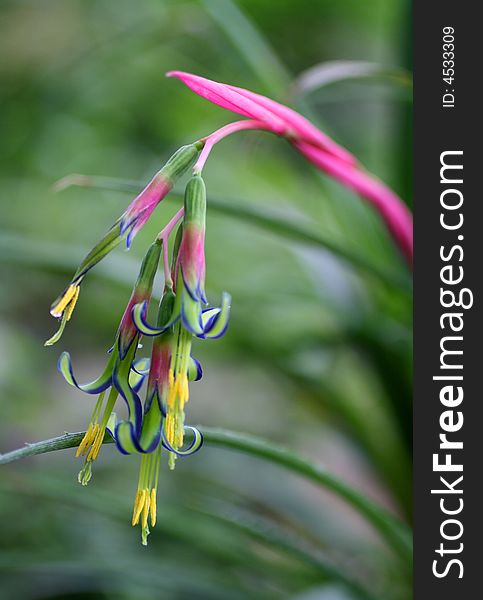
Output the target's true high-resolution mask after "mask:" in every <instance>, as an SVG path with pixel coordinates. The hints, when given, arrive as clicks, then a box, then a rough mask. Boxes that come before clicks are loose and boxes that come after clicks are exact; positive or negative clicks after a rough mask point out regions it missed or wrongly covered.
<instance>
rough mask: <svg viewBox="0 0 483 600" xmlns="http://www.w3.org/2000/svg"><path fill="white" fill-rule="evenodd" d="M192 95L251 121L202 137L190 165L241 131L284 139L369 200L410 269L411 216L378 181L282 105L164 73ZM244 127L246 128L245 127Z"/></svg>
mask: <svg viewBox="0 0 483 600" xmlns="http://www.w3.org/2000/svg"><path fill="white" fill-rule="evenodd" d="M167 75H168V76H169V77H177V78H178V79H180V80H181V81H182V82H183V83H185V84H186V85H187V86H188V87H189V88H190V89H191V90H192V91H194V92H195V93H196V94H198V95H200V96H202V97H203V98H206V99H207V100H209V101H210V102H213V103H214V104H217V105H218V106H221V107H222V108H226V109H228V110H231V111H232V112H235V113H238V114H240V115H243V116H245V117H248V118H249V119H251V120H250V121H247V122H243V121H241V122H238V123H232V124H230V125H226V126H225V127H223V128H222V129H221V130H219V132H215V133H214V134H213V135H212V137H211V139H210V136H208V137H207V138H206V144H207V147H206V149H205V150H204V153H202V156H201V157H200V160H199V163H198V164H197V165H196V168H197V169H198V170H201V169H202V167H203V164H204V161H205V160H206V158H207V156H208V154H209V152H210V151H211V148H212V146H213V145H214V144H216V143H217V142H218V141H219V139H221V138H222V137H224V136H225V135H228V134H229V133H232V132H235V131H239V130H241V129H254V128H256V122H257V121H258V122H260V127H259V128H260V129H265V130H269V131H272V132H273V133H276V134H277V135H280V136H283V137H285V138H287V139H288V140H289V141H290V142H291V143H292V145H293V146H294V147H295V148H296V149H297V150H298V151H299V152H300V153H301V154H303V156H305V158H307V159H308V160H309V161H310V162H311V163H312V164H314V165H315V166H316V167H317V168H319V169H320V170H321V171H324V172H325V173H327V174H328V175H330V176H331V177H333V178H334V179H336V180H337V181H339V182H340V183H342V184H343V185H344V186H346V187H348V188H350V189H351V190H353V191H355V192H356V193H358V194H359V195H360V196H362V197H363V198H365V199H366V200H367V201H369V202H370V203H371V204H372V205H373V206H374V207H375V208H376V210H377V211H378V212H379V214H380V215H381V217H382V219H383V220H384V222H385V224H386V226H387V228H388V230H389V232H390V234H391V235H392V237H393V239H394V241H395V242H396V244H397V245H398V246H399V248H400V249H401V252H402V253H403V254H404V256H405V258H406V260H407V261H408V263H409V264H410V265H411V264H412V260H413V224H412V215H411V213H410V211H409V209H408V208H407V207H406V205H405V204H404V202H403V201H402V200H401V199H400V198H399V197H398V196H397V195H396V194H395V193H394V192H393V191H391V190H390V189H389V188H388V187H387V186H385V185H384V184H383V183H382V182H381V181H379V180H378V179H377V178H375V177H374V176H372V175H371V174H369V173H367V172H366V171H365V170H364V169H363V168H362V167H361V166H360V165H359V164H358V162H357V160H356V159H355V157H354V156H353V155H352V154H351V153H350V152H349V151H348V150H346V149H345V148H342V147H341V146H339V145H338V144H337V143H336V142H334V140H332V139H331V138H330V137H329V136H327V135H326V134H324V133H323V132H322V131H320V130H319V129H318V128H317V127H315V125H313V124H312V123H311V122H310V121H309V120H308V119H306V118H305V117H303V116H302V115H300V114H299V113H297V112H296V111H294V110H292V109H291V108H289V107H288V106H284V105H283V104H279V103H278V102H275V101H274V100H271V99H270V98H267V97H266V96H262V95H260V94H256V93H255V92H251V91H249V90H245V89H243V88H240V87H236V86H232V85H228V84H223V83H218V82H216V81H211V80H210V79H206V78H204V77H199V76H198V75H193V74H191V73H185V72H183V71H170V72H169V73H168V74H167ZM245 123H246V125H245Z"/></svg>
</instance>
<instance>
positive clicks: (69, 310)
mask: <svg viewBox="0 0 483 600" xmlns="http://www.w3.org/2000/svg"><path fill="white" fill-rule="evenodd" d="M79 294H80V287H79V286H78V285H77V286H76V288H75V293H74V296H73V298H72V300H71V301H70V303H69V305H68V306H67V308H66V311H67V314H66V321H70V318H71V317H72V313H73V312H74V308H75V305H76V304H77V300H78V299H79Z"/></svg>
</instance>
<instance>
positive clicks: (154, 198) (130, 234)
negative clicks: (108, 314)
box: [45, 142, 203, 346]
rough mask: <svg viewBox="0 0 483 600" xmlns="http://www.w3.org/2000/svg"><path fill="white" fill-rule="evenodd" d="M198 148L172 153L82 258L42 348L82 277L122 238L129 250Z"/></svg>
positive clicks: (68, 313) (71, 304)
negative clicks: (135, 237)
mask: <svg viewBox="0 0 483 600" xmlns="http://www.w3.org/2000/svg"><path fill="white" fill-rule="evenodd" d="M202 147H203V143H202V142H196V143H195V144H189V145H187V146H183V147H182V148H180V149H179V150H178V151H177V152H175V153H174V154H173V156H172V157H171V158H170V159H169V160H168V162H167V163H166V164H165V165H164V167H163V168H162V169H161V170H160V171H158V173H156V175H155V176H154V177H153V179H152V180H151V181H150V182H149V184H148V185H147V186H146V187H145V188H144V190H143V191H142V192H141V193H140V194H139V195H138V196H137V197H136V198H135V199H134V200H133V201H132V202H131V204H130V205H129V206H128V207H127V209H126V210H125V211H124V213H123V214H122V215H121V217H120V218H119V219H118V220H117V221H116V222H115V223H114V225H113V226H112V227H111V228H110V229H109V231H108V232H107V233H106V235H105V236H104V237H103V238H102V239H101V240H100V241H99V242H98V244H96V246H94V248H93V249H92V250H91V251H90V252H89V254H88V255H87V256H86V257H85V258H84V260H83V261H82V263H81V264H80V265H79V267H78V269H77V271H76V272H75V273H74V276H73V278H72V280H71V282H70V283H69V285H68V286H67V288H66V289H65V290H64V292H62V294H61V295H60V296H59V297H58V298H57V299H56V300H55V301H54V302H53V304H52V306H51V308H50V314H51V315H52V316H53V317H56V318H60V319H61V323H60V327H59V330H58V331H57V333H55V334H54V335H53V336H52V337H51V338H50V339H49V340H47V341H46V342H45V345H46V346H51V345H53V344H55V343H56V342H57V341H58V340H59V339H60V337H61V335H62V333H63V331H64V328H65V325H66V323H67V321H69V320H70V318H71V317H72V313H73V311H74V308H75V305H76V303H77V300H78V298H79V292H80V285H81V283H82V280H83V279H84V277H85V276H86V274H87V273H88V272H89V271H90V269H92V267H94V266H95V265H96V264H97V263H98V262H99V261H101V260H102V259H103V258H104V257H105V256H106V255H107V254H109V252H111V250H113V249H114V248H115V247H116V246H118V245H119V243H120V242H121V241H122V240H123V239H125V240H126V247H127V248H128V249H129V248H130V246H131V244H132V241H133V239H134V236H135V235H136V234H137V233H138V231H139V230H140V229H141V228H142V227H143V226H144V225H145V224H146V222H147V221H148V220H149V218H150V216H151V214H152V213H153V211H154V209H155V208H156V206H157V205H158V204H159V203H160V202H161V200H163V199H164V198H165V197H166V196H167V194H168V193H169V192H170V191H171V189H172V187H173V185H174V183H175V182H176V181H177V180H178V179H179V177H180V176H181V175H182V174H183V173H184V172H185V171H186V170H187V169H188V168H189V167H190V166H192V165H193V163H194V162H195V160H196V158H197V157H198V155H199V152H200V150H201V148H202Z"/></svg>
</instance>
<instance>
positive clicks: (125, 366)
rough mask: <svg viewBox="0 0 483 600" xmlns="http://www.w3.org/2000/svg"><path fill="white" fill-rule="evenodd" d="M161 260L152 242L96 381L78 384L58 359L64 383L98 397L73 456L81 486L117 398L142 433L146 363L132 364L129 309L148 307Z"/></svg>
mask: <svg viewBox="0 0 483 600" xmlns="http://www.w3.org/2000/svg"><path fill="white" fill-rule="evenodd" d="M160 256H161V242H160V241H155V242H154V243H153V244H151V246H150V248H149V249H148V251H147V253H146V256H145V257H144V260H143V262H142V264H141V268H140V271H139V275H138V278H137V281H136V284H135V285H134V288H133V291H132V294H131V298H130V299H129V302H128V305H127V307H126V310H125V311H124V315H123V317H122V319H121V323H120V325H119V328H118V331H117V335H116V340H115V343H114V346H113V348H112V349H111V353H110V358H109V360H108V362H107V365H106V368H105V369H104V372H103V373H102V374H101V375H100V376H99V377H98V378H97V379H96V380H94V381H92V382H90V383H87V384H80V383H78V382H77V380H76V378H75V375H74V372H73V368H72V361H71V358H70V354H69V353H68V352H62V354H61V356H60V358H59V363H58V368H59V371H60V372H61V374H62V375H63V376H64V379H65V380H66V381H67V383H69V384H70V385H72V386H74V387H76V388H78V389H79V390H81V391H83V392H86V393H88V394H100V395H99V398H98V400H97V402H96V405H95V407H94V411H93V413H92V416H91V419H90V422H89V426H88V428H87V432H86V434H85V436H84V438H83V440H82V442H81V444H80V446H79V447H78V449H77V454H76V456H77V457H78V456H85V457H86V464H85V465H84V468H83V469H82V471H81V472H80V473H79V481H80V482H81V483H83V484H84V485H86V484H87V483H88V481H89V479H90V476H91V464H90V463H91V462H92V461H93V460H95V459H96V458H97V456H98V454H99V451H100V448H101V445H102V442H103V440H104V435H105V432H106V429H107V427H108V424H109V422H110V419H111V414H112V411H113V408H114V405H115V402H116V400H117V397H118V395H119V394H120V395H121V396H122V397H123V399H124V400H125V402H126V404H127V407H128V415H129V416H128V422H129V426H130V427H132V429H133V431H134V432H135V434H136V436H139V435H140V432H141V425H142V405H141V401H140V399H139V396H138V395H137V392H138V390H139V389H140V387H141V385H142V383H143V380H144V376H145V375H146V368H147V363H146V361H145V360H141V361H136V360H135V359H136V351H137V348H138V343H139V339H140V333H139V331H138V330H137V328H136V327H135V326H134V324H133V322H132V316H131V315H132V307H133V306H135V305H136V304H137V303H138V302H139V301H142V302H143V303H145V304H146V305H147V304H149V301H150V298H151V292H152V288H153V282H154V277H155V275H156V272H157V269H158V264H159V259H160ZM108 388H110V391H109V395H108V398H107V401H106V402H104V401H105V396H106V392H107V389H108ZM103 407H104V408H103Z"/></svg>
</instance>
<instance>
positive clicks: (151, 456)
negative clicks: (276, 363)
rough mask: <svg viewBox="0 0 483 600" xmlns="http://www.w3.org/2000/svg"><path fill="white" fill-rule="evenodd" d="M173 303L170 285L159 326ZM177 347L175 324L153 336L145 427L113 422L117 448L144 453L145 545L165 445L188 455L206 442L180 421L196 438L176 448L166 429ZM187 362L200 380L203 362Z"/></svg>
mask: <svg viewBox="0 0 483 600" xmlns="http://www.w3.org/2000/svg"><path fill="white" fill-rule="evenodd" d="M173 306H174V293H173V291H172V290H171V289H169V288H167V289H165V292H164V294H163V298H162V300H161V303H160V306H159V312H158V320H157V325H158V326H159V327H163V326H165V325H166V324H167V323H168V322H169V321H170V319H171V315H172V311H173ZM163 329H164V327H163ZM176 348H177V346H176V339H175V336H174V332H173V329H172V328H169V327H168V328H167V329H164V331H163V332H162V333H161V334H159V335H157V336H156V337H154V339H153V347H152V352H151V359H150V369H149V377H148V384H147V389H146V398H145V401H144V409H143V420H142V428H141V431H140V433H139V435H138V434H137V433H136V431H135V429H134V428H133V427H132V426H131V424H130V423H129V422H126V421H123V422H120V423H118V424H115V423H114V438H115V441H116V445H117V447H118V449H119V450H120V451H121V452H122V453H123V454H132V453H140V454H142V457H141V467H140V471H139V480H138V487H137V492H136V496H135V500H134V509H133V516H132V525H133V526H135V525H138V524H140V525H141V537H142V542H143V544H144V545H145V544H146V543H147V536H148V535H149V526H148V518H149V519H150V522H151V527H154V526H155V524H156V495H157V487H158V477H159V467H160V457H161V449H162V447H163V446H164V447H166V448H168V449H169V450H170V452H171V455H170V456H173V454H172V453H173V452H175V454H176V455H177V456H188V455H190V454H193V453H194V452H197V451H198V450H199V449H200V448H201V445H202V443H203V436H202V435H201V433H200V432H199V431H198V430H197V429H196V428H194V427H189V426H185V425H184V421H183V423H182V424H180V427H181V426H182V427H183V433H184V431H185V430H186V429H187V430H188V431H191V432H192V433H193V440H192V442H191V444H190V445H189V446H188V447H187V448H185V449H181V446H180V447H179V448H177V449H176V450H175V449H173V448H172V446H171V445H170V444H169V442H167V440H166V433H165V432H164V431H163V428H164V421H165V418H166V415H167V410H168V409H167V403H168V394H169V381H170V369H171V364H172V362H173V361H174V360H175V353H176ZM188 362H189V364H188V370H187V378H188V380H189V381H198V380H199V379H201V376H202V369H201V365H200V363H199V362H198V361H197V360H196V359H194V358H192V357H190V358H189V361H188Z"/></svg>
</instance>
